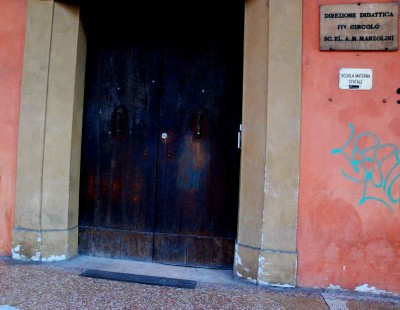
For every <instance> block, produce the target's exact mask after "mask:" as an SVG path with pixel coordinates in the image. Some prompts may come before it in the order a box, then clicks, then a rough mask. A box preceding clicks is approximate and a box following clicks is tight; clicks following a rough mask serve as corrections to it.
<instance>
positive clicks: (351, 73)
mask: <svg viewBox="0 0 400 310" xmlns="http://www.w3.org/2000/svg"><path fill="white" fill-rule="evenodd" d="M339 89H350V90H370V89H372V69H352V68H341V69H340V70H339Z"/></svg>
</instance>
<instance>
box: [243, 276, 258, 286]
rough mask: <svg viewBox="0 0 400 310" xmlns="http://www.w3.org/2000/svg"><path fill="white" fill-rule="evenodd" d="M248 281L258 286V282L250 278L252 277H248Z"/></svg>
mask: <svg viewBox="0 0 400 310" xmlns="http://www.w3.org/2000/svg"><path fill="white" fill-rule="evenodd" d="M246 280H247V281H250V282H252V283H254V284H257V280H254V279H252V278H250V277H247V278H246Z"/></svg>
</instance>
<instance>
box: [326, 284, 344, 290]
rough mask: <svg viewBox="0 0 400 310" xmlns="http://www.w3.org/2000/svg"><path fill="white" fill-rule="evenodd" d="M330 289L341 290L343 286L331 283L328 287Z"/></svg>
mask: <svg viewBox="0 0 400 310" xmlns="http://www.w3.org/2000/svg"><path fill="white" fill-rule="evenodd" d="M327 289H328V290H341V289H342V288H341V287H340V285H333V284H329V286H328V287H327Z"/></svg>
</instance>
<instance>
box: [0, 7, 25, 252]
mask: <svg viewBox="0 0 400 310" xmlns="http://www.w3.org/2000/svg"><path fill="white" fill-rule="evenodd" d="M26 6H27V0H0V256H1V255H10V252H11V231H12V226H13V221H14V204H15V181H16V163H17V138H18V115H19V104H20V94H21V75H22V59H23V48H24V35H25V22H26Z"/></svg>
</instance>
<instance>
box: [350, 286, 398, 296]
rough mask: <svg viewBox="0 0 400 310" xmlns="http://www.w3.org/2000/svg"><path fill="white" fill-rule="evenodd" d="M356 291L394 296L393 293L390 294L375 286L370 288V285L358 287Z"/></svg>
mask: <svg viewBox="0 0 400 310" xmlns="http://www.w3.org/2000/svg"><path fill="white" fill-rule="evenodd" d="M354 290H355V291H357V292H362V293H372V294H391V295H393V293H390V292H388V291H384V290H379V289H377V288H376V287H375V286H371V287H370V286H368V284H363V285H360V286H357V287H356V288H355V289H354Z"/></svg>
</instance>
